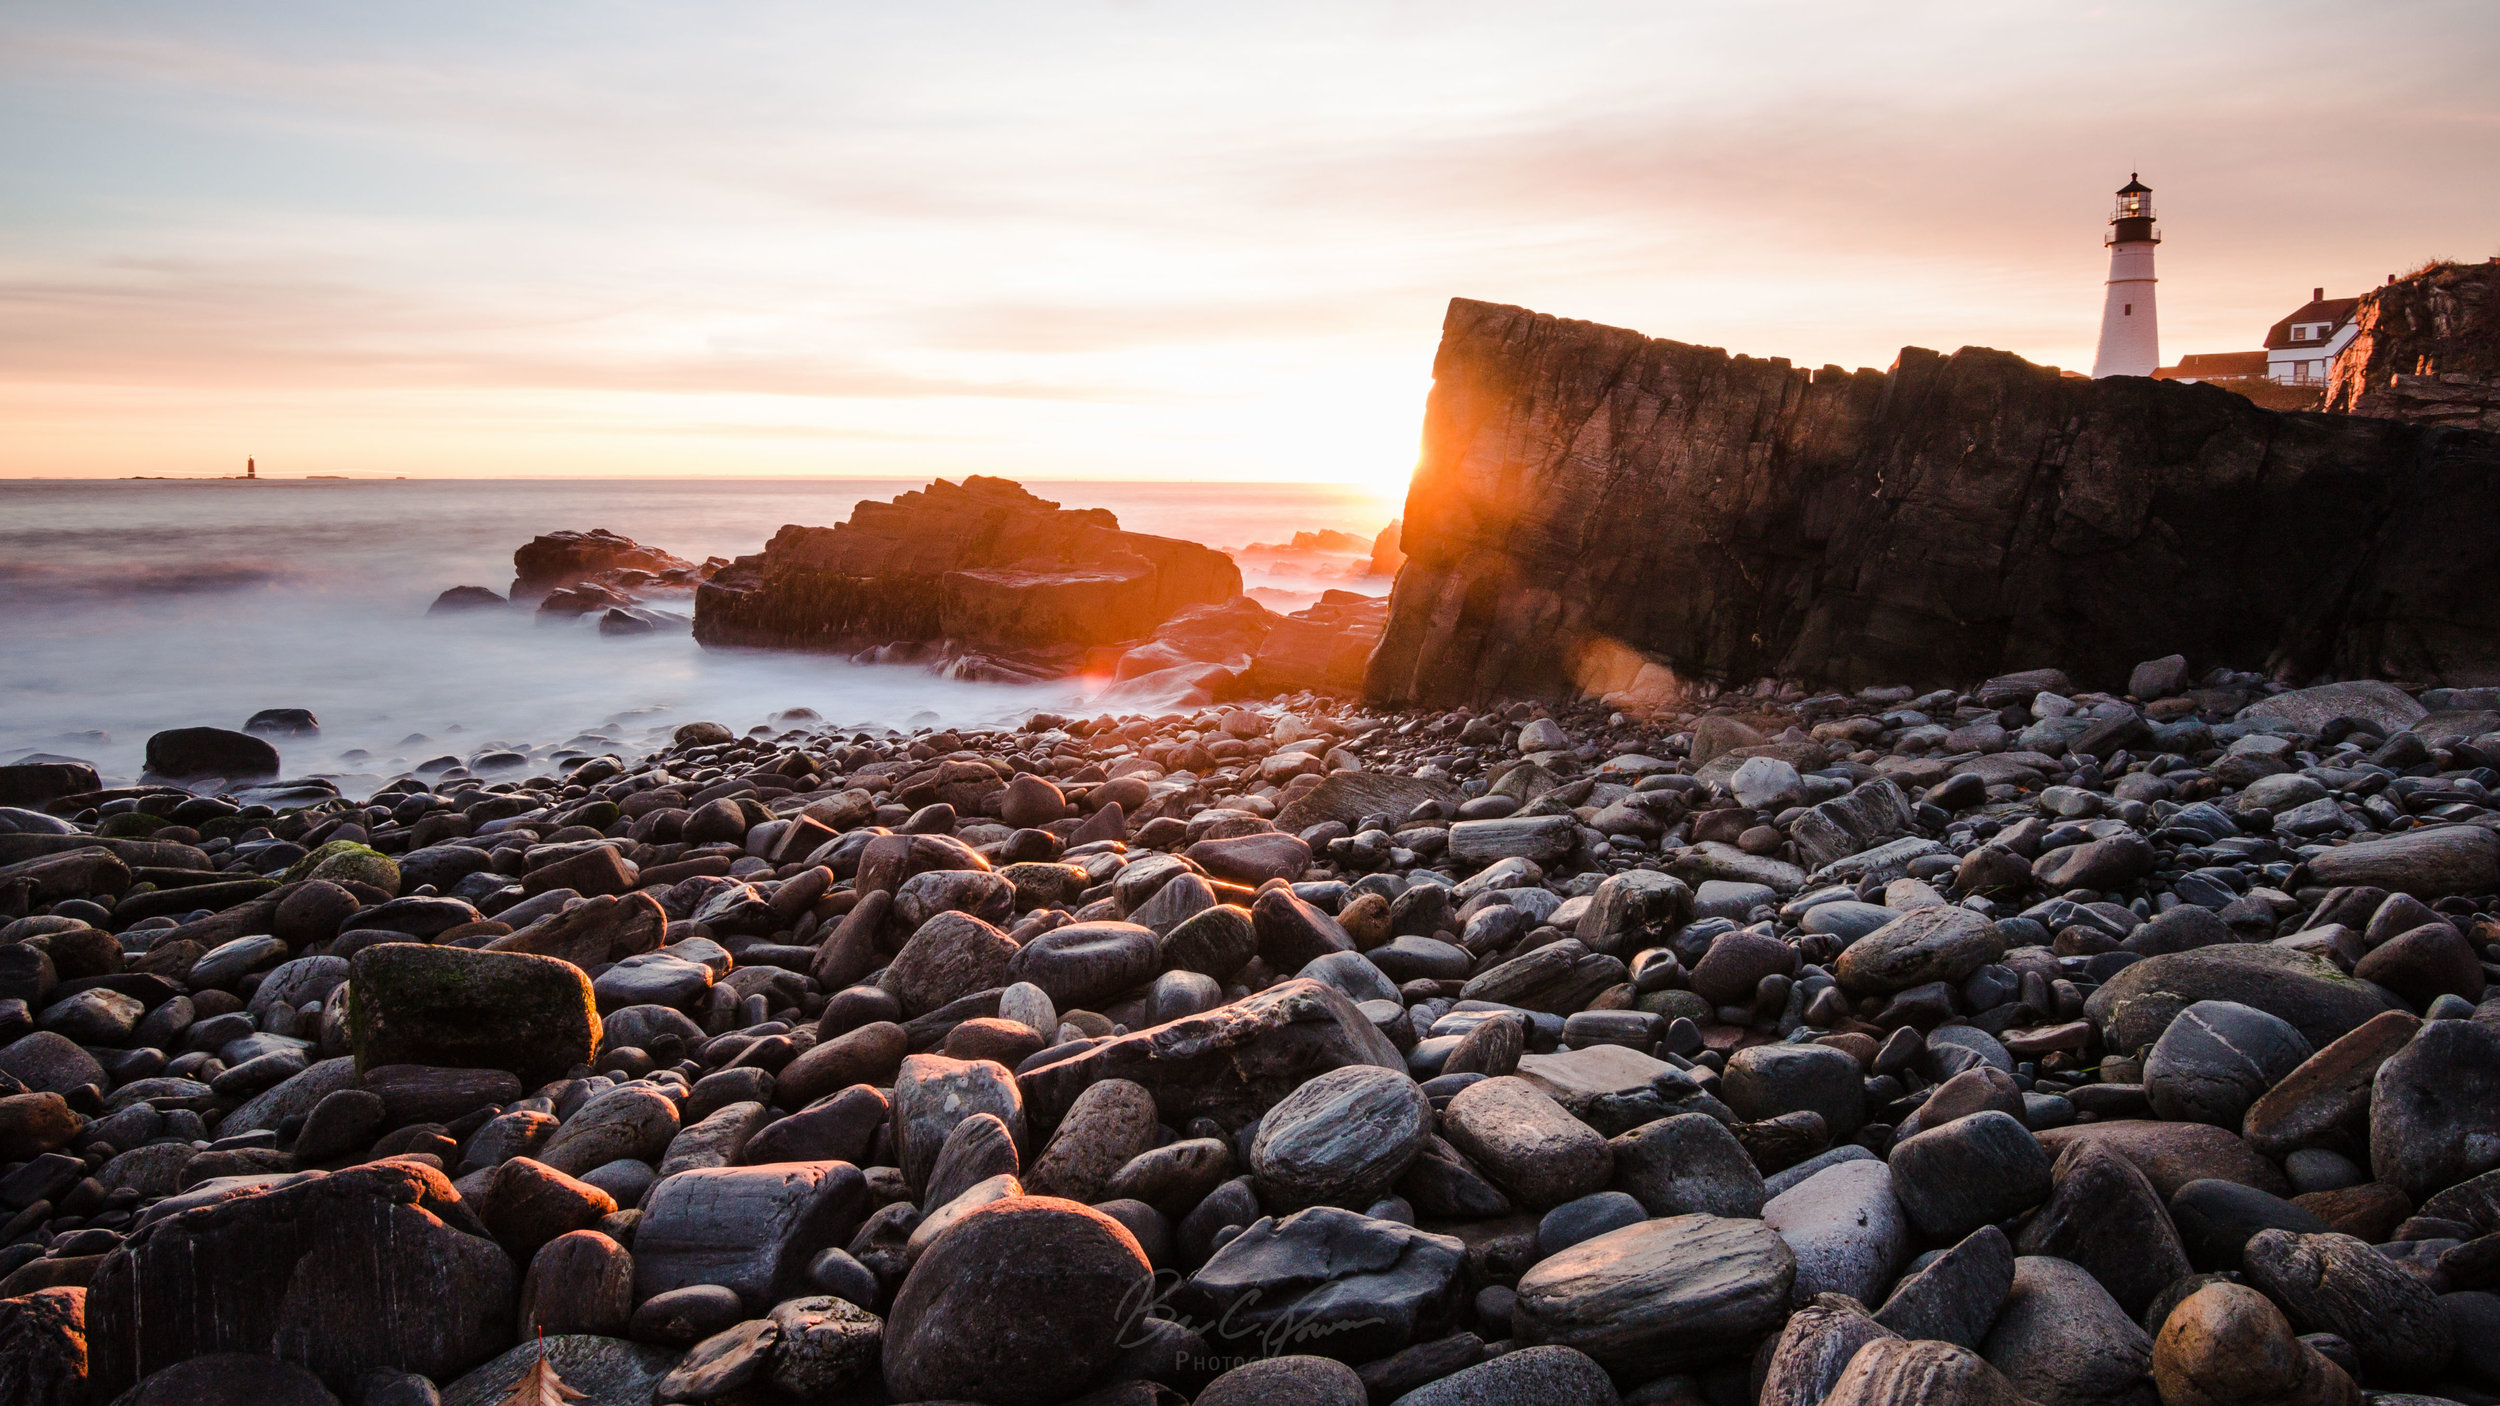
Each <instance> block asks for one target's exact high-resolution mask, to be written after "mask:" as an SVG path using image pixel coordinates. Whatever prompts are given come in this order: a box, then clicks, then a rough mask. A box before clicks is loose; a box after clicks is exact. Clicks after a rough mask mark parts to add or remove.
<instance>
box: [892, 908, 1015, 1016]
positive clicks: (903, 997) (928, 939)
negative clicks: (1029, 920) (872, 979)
mask: <svg viewBox="0 0 2500 1406" xmlns="http://www.w3.org/2000/svg"><path fill="white" fill-rule="evenodd" d="M1016 953H1017V947H1016V944H1015V942H1014V941H1013V940H1012V939H1010V938H1009V937H1008V936H1007V934H1005V933H1003V932H1000V931H999V930H998V929H996V928H994V927H992V926H990V925H989V924H988V923H985V922H983V921H981V920H980V919H979V918H976V917H973V916H972V915H971V914H969V913H940V914H938V915H937V916H935V917H933V918H931V919H929V920H928V921H927V922H925V923H922V924H921V925H920V927H919V929H918V930H917V931H915V932H914V933H913V934H912V935H911V940H910V941H908V942H905V943H904V944H903V950H902V951H900V952H898V953H896V954H895V957H894V961H893V964H892V965H890V966H888V967H887V968H886V974H885V980H884V986H885V989H886V990H888V991H891V992H893V993H894V995H895V997H896V998H897V999H898V1000H900V1001H901V1002H902V1003H903V1014H905V1015H912V1016H917V1015H926V1014H928V1013H929V1012H930V1011H933V1010H936V1009H938V1008H939V1007H940V1006H943V1005H945V1004H946V1003H947V1002H949V1001H952V1000H955V999H956V998H958V997H961V996H968V995H970V994H972V993H973V992H975V991H984V990H988V989H991V988H993V987H1000V986H1005V985H1006V984H1007V983H1008V982H1010V981H1014V980H1019V979H1021V978H1019V977H1017V976H1015V975H1013V974H1012V973H1011V971H1010V963H1012V962H1013V961H1014V959H1015V957H1016Z"/></svg>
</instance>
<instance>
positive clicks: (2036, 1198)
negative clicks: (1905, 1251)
mask: <svg viewBox="0 0 2500 1406" xmlns="http://www.w3.org/2000/svg"><path fill="white" fill-rule="evenodd" d="M1888 1160H1889V1162H1890V1165H1891V1168H1892V1176H1893V1194H1894V1195H1895V1196H1897V1197H1899V1198H1900V1201H1901V1205H1902V1208H1903V1209H1904V1210H1906V1211H1907V1212H1908V1213H1909V1217H1910V1223H1911V1224H1912V1225H1915V1226H1916V1227H1917V1228H1918V1231H1919V1233H1920V1234H1921V1235H1924V1236H1927V1237H1928V1238H1930V1239H1939V1240H1942V1239H1952V1240H1958V1239H1960V1238H1961V1237H1963V1236H1965V1235H1968V1234H1970V1233H1971V1232H1972V1231H1974V1230H1977V1229H1978V1228H1979V1227H1981V1226H1983V1225H1986V1224H1989V1223H1990V1222H1993V1221H2001V1220H2004V1219H2006V1218H2007V1217H2009V1216H2012V1215H2013V1214H2015V1213H2016V1212H2018V1211H2021V1210H2024V1209H2026V1208H2028V1207H2031V1206H2034V1205H2037V1204H2038V1203H2039V1202H2041V1201H2042V1200H2044V1199H2046V1198H2047V1196H2048V1194H2049V1190H2050V1181H2049V1157H2048V1154H2047V1153H2046V1152H2045V1151H2043V1150H2042V1149H2041V1146H2040V1142H2039V1140H2038V1139H2037V1138H2035V1137H2033V1136H2032V1135H2031V1132H2030V1130H2029V1129H2027V1128H2025V1127H2024V1126H2023V1125H2022V1124H2021V1123H2019V1122H2016V1121H2015V1120H2014V1119H2013V1118H2011V1117H2008V1116H2007V1115H2005V1114H2003V1113H1998V1112H1993V1111H1991V1112H1986V1113H1974V1114H1972V1115H1971V1116H1970V1117H1967V1118H1963V1119H1959V1120H1957V1121H1955V1122H1952V1123H1948V1124H1946V1125H1945V1126H1944V1127H1941V1128H1936V1129H1933V1130H1931V1131H1928V1132H1924V1133H1920V1134H1918V1135H1917V1136H1916V1137H1911V1138H1905V1139H1903V1140H1902V1141H1901V1142H1899V1143H1897V1144H1895V1145H1894V1147H1893V1149H1892V1155H1891V1157H1890V1158H1889V1159H1888Z"/></svg>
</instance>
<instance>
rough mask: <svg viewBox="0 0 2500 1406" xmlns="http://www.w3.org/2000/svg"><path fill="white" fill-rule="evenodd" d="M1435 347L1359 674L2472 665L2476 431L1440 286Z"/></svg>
mask: <svg viewBox="0 0 2500 1406" xmlns="http://www.w3.org/2000/svg"><path fill="white" fill-rule="evenodd" d="M1433 375H1434V387H1433V391H1432V398H1431V401H1430V404H1429V406H1428V408H1427V410H1426V413H1425V423H1424V447H1423V458H1422V461H1421V463H1420V464H1419V465H1418V467H1417V469H1416V472H1415V477H1414V480H1413V484H1412V487H1411V489H1410V491H1409V493H1408V497H1407V504H1406V514H1405V519H1404V523H1405V525H1404V529H1403V532H1402V545H1403V546H1404V548H1405V550H1406V552H1407V564H1406V569H1405V570H1404V572H1403V573H1402V574H1401V575H1400V576H1399V578H1398V583H1397V587H1396V591H1395V594H1394V596H1393V598H1392V606H1391V610H1390V619H1389V624H1388V627H1387V629H1386V631H1385V633H1384V634H1383V635H1382V638H1381V642H1380V646H1379V649H1378V650H1377V652H1376V653H1375V654H1374V656H1373V658H1372V662H1371V666H1370V670H1369V673H1368V675H1367V679H1366V686H1367V690H1368V692H1369V693H1370V695H1371V696H1372V697H1374V698H1376V699H1381V700H1387V701H1397V702H1413V703H1421V704H1426V705H1434V706H1446V705H1448V704H1451V703H1455V702H1459V701H1463V700H1473V699H1483V698H1498V697H1505V696H1508V697H1522V696H1542V697H1555V696H1561V695H1569V694H1574V693H1579V694H1589V695H1597V696H1607V695H1616V696H1620V697H1623V698H1625V699H1626V700H1627V701H1629V700H1630V699H1631V696H1632V695H1634V694H1650V695H1656V694H1667V695H1671V693H1672V691H1673V684H1674V682H1675V681H1676V680H1685V681H1690V680H1710V681H1738V682H1744V681H1750V680H1753V679H1756V678H1759V677H1762V676H1764V675H1779V676H1782V677H1789V678H1799V679H1805V680H1810V681H1814V682H1818V683H1822V684H1829V685H1837V686H1843V687H1859V686H1865V685H1872V684H1904V683H1915V684H1939V683H1947V682H1954V681H1966V680H1969V679H1975V678H1986V677H1990V676H1993V675H2001V674H2007V673H2011V672H2013V671H2016V670H2020V669H2026V668H2033V667H2039V666H2044V665H2054V666H2058V667H2061V668H2063V669H2065V670H2066V671H2067V672H2068V673H2069V674H2070V675H2072V676H2073V678H2074V680H2075V682H2076V683H2077V684H2079V685H2081V686H2084V687H2100V688H2110V689H2118V688H2123V687H2124V686H2125V684H2126V683H2127V681H2128V677H2129V673H2130V671H2131V670H2132V668H2133V667H2134V665H2135V664H2137V663H2138V662H2141V661H2143V660H2146V659H2153V658H2159V657H2162V656H2165V655H2168V654H2172V653H2182V654H2185V655H2186V656H2187V657H2188V658H2190V659H2193V660H2197V661H2200V664H2201V663H2206V662H2210V663H2225V664H2230V665H2232V666H2234V667H2240V668H2259V667H2262V668H2267V669H2269V670H2275V671H2279V672H2281V673H2284V674H2289V675H2292V676H2295V677H2302V678H2308V677H2315V676H2317V675H2320V674H2330V675H2333V676H2336V677H2343V678H2356V677H2367V676H2371V675H2394V676H2398V677H2405V678H2409V679H2413V680H2415V681H2436V682H2444V683H2450V684H2461V683H2484V682H2494V681H2500V643H2496V641H2500V598H2495V597H2493V596H2492V595H2491V594H2490V592H2488V591H2487V590H2485V589H2483V588H2482V586H2481V585H2480V584H2479V583H2481V582H2483V581H2485V580H2488V578H2489V574H2490V572H2491V570H2492V569H2493V567H2494V566H2495V565H2500V534H2494V533H2492V532H2490V531H2488V530H2486V526H2485V525H2487V524H2489V523H2490V522H2492V521H2494V520H2495V517H2500V435H2495V434H2490V433H2484V432H2474V431H2464V432H2455V431H2451V432H2445V433H2443V432H2439V431H2434V430H2430V429H2427V428H2425V427H2422V426H2418V425H2410V424H2402V423H2396V422H2392V421H2387V420H2374V419H2361V418H2356V417H2351V416H2334V415H2314V414H2280V413H2276V412H2272V411H2267V410H2261V409H2259V408H2257V407H2256V406H2255V405H2253V404H2251V403H2250V402H2249V401H2247V400H2245V399H2243V398H2241V397H2239V396H2235V395H2232V394H2230V393H2229V392H2226V391H2222V390H2219V389H2217V388H2215V387H2212V386H2203V385H2187V384H2183V383H2178V382H2162V381H2152V380H2148V379H2141V378H2135V377H2113V378H2110V379H2106V380H2099V381H2093V380H2085V379H2081V378H2077V377H2071V376H2066V375H2063V374H2062V373H2060V372H2058V371H2057V370H2055V369H2054V368H2050V367H2044V366H2035V365H2032V364H2031V363H2029V362H2026V361H2023V360H2022V359H2020V358H2019V357H2015V356H2012V355H2010V354H2008V353H2005V352H1997V351H1987V350H1983V349H1979V348H1964V349H1963V350H1961V351H1958V352H1955V353H1953V354H1952V355H1950V356H1946V355H1941V354H1938V353H1935V352H1930V351H1923V350H1918V349H1915V348H1912V349H1908V350H1905V351H1903V352H1902V353H1901V356H1900V359H1899V361H1898V362H1897V363H1896V364H1895V365H1894V367H1893V368H1892V369H1891V370H1890V371H1889V372H1876V371H1867V370H1861V371H1856V372H1849V371H1844V370H1842V369H1841V368H1839V367H1825V368H1823V369H1821V370H1819V371H1811V372H1809V371H1807V370H1805V369H1804V368H1801V367H1795V366H1791V365H1789V364H1788V363H1787V362H1786V361H1784V360H1779V359H1771V360H1763V359H1758V358H1754V357H1743V356H1731V355H1729V354H1728V353H1726V352H1724V351H1721V350H1719V349H1717V348H1714V347H1697V346H1688V345H1685V344H1683V343H1680V342H1670V341H1661V340H1654V339H1651V338H1648V337H1644V336H1642V335H1640V334H1639V333H1637V332H1629V331H1625V330H1623V329H1621V328H1614V327H1601V326H1598V325H1596V324H1593V323H1586V322H1573V321H1567V320H1565V319H1561V318H1555V317H1549V316H1544V315H1541V314H1538V313H1534V312H1530V311H1528V310H1527V309H1524V308H1516V307H1502V306H1498V305H1495V304H1490V303H1478V302H1470V301H1468V300H1465V299H1458V300H1455V301H1453V302H1452V303H1451V305H1450V310H1449V316H1448V319H1447V320H1446V322H1445V323H1444V324H1443V329H1442V339H1441V349H1440V353H1439V355H1438V357H1437V359H1436V360H1435V362H1434V366H1433ZM1662 684H1663V687H1662Z"/></svg>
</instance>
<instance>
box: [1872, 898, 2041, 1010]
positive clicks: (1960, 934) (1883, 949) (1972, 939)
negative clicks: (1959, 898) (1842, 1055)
mask: <svg viewBox="0 0 2500 1406" xmlns="http://www.w3.org/2000/svg"><path fill="white" fill-rule="evenodd" d="M2004 955H2005V939H2004V938H2003V937H2002V936H2001V935H2000V934H1999V933H1998V932H1997V927H1996V924H1995V923H1992V922H1990V921H1988V920H1987V919H1986V918H1983V917H1981V916H1979V915H1978V914H1977V913H1974V912H1972V911H1971V910H1969V909H1967V908H1959V907H1950V906H1948V907H1942V908H1921V909H1919V910H1917V911H1916V912H1912V913H1905V914H1903V915H1902V916H1900V917H1898V918H1895V919H1894V920H1893V921H1891V922H1889V923H1886V924H1885V925H1884V926H1882V927H1880V928H1877V929H1876V930H1875V931H1873V932H1871V933H1868V934H1867V935H1866V936H1864V937H1861V938H1859V939H1858V940H1857V941H1855V942H1852V943H1850V944H1849V946H1848V947H1847V948H1845V949H1844V950H1843V951H1842V952H1841V954H1840V960H1839V961H1838V962H1837V963H1835V964H1834V966H1833V968H1832V975H1833V976H1834V977H1835V978H1837V979H1838V980H1839V982H1840V985H1841V987H1842V989H1844V990H1846V991H1849V992H1851V993H1852V994H1855V995H1862V996H1863V995H1872V996H1889V995H1891V994H1892V993H1894V992H1896V991H1907V990H1909V989H1910V988H1911V987H1913V986H1924V985H1926V984H1927V983H1928V982H1931V981H1944V982H1952V983H1956V984H1958V983H1960V982H1961V981H1963V980H1964V979H1965V978H1967V977H1969V976H1970V974H1971V973H1972V972H1975V971H1977V970H1979V969H1980V968H1981V967H1984V966H1986V965H1988V964H1989V963H1990V962H1994V961H1997V960H1998V959H2000V958H2002V957H2003V956H2004Z"/></svg>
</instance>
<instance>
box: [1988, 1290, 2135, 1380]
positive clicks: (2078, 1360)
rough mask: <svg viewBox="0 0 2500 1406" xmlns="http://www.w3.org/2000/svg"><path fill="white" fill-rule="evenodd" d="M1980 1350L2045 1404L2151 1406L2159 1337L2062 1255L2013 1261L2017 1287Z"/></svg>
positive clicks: (1992, 1362) (1992, 1363) (2008, 1378)
mask: <svg viewBox="0 0 2500 1406" xmlns="http://www.w3.org/2000/svg"><path fill="white" fill-rule="evenodd" d="M1980 1355H1981V1356H1983V1357H1986V1358H1987V1359H1988V1361H1989V1363H1990V1364H1991V1365H1992V1366H1994V1367H1995V1368H1996V1369H1997V1370H1998V1371H2000V1372H2003V1373H2004V1374H2005V1376H2006V1378H2007V1380H2009V1381H2011V1382H2013V1383H2014V1386H2015V1388H2016V1389H2017V1390H2019V1391H2021V1392H2022V1394H2023V1395H2025V1396H2027V1397H2029V1398H2030V1399H2031V1400H2033V1401H2036V1402H2038V1403H2040V1406H2097V1403H2106V1402H2119V1401H2127V1402H2132V1403H2140V1406H2153V1403H2152V1393H2151V1392H2150V1391H2148V1390H2146V1389H2145V1386H2146V1383H2145V1380H2144V1378H2145V1373H2146V1372H2147V1371H2148V1370H2150V1369H2151V1367H2152V1365H2153V1340H2152V1338H2151V1337H2150V1336H2149V1335H2147V1334H2146V1333H2145V1331H2144V1330H2143V1329H2142V1328H2140V1327H2138V1326H2136V1323H2135V1321H2134V1320H2133V1319H2131V1318H2129V1317H2128V1316H2127V1313H2126V1310H2124V1309H2122V1308H2120V1307H2119V1306H2118V1304H2117V1301H2116V1300H2114V1299H2112V1298H2110V1296H2109V1294H2108V1293H2107V1291H2105V1290H2103V1289H2102V1288H2101V1286H2100V1283H2099V1281H2097V1280H2095V1279H2094V1278H2093V1277H2092V1276H2091V1275H2089V1274H2086V1273H2084V1271H2083V1270H2082V1269H2081V1268H2080V1267H2078V1266H2076V1265H2073V1264H2070V1263H2068V1262H2067V1261H2065V1260H2061V1259H2051V1258H2048V1257H2046V1256H2040V1255H2026V1256H2024V1257H2023V1258H2021V1259H2018V1260H2016V1261H2015V1262H2014V1287H2013V1291H2012V1292H2011V1293H2009V1294H2007V1295H2006V1299H2005V1306H2004V1308H2003V1309H2002V1310H2001V1311H2000V1312H1999V1313H1998V1314H1997V1321H1996V1327H1995V1328H1993V1329H1992V1330H1990V1332H1989V1333H1988V1338H1987V1341H1986V1342H1985V1343H1983V1344H1982V1345H1981V1347H1980Z"/></svg>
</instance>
